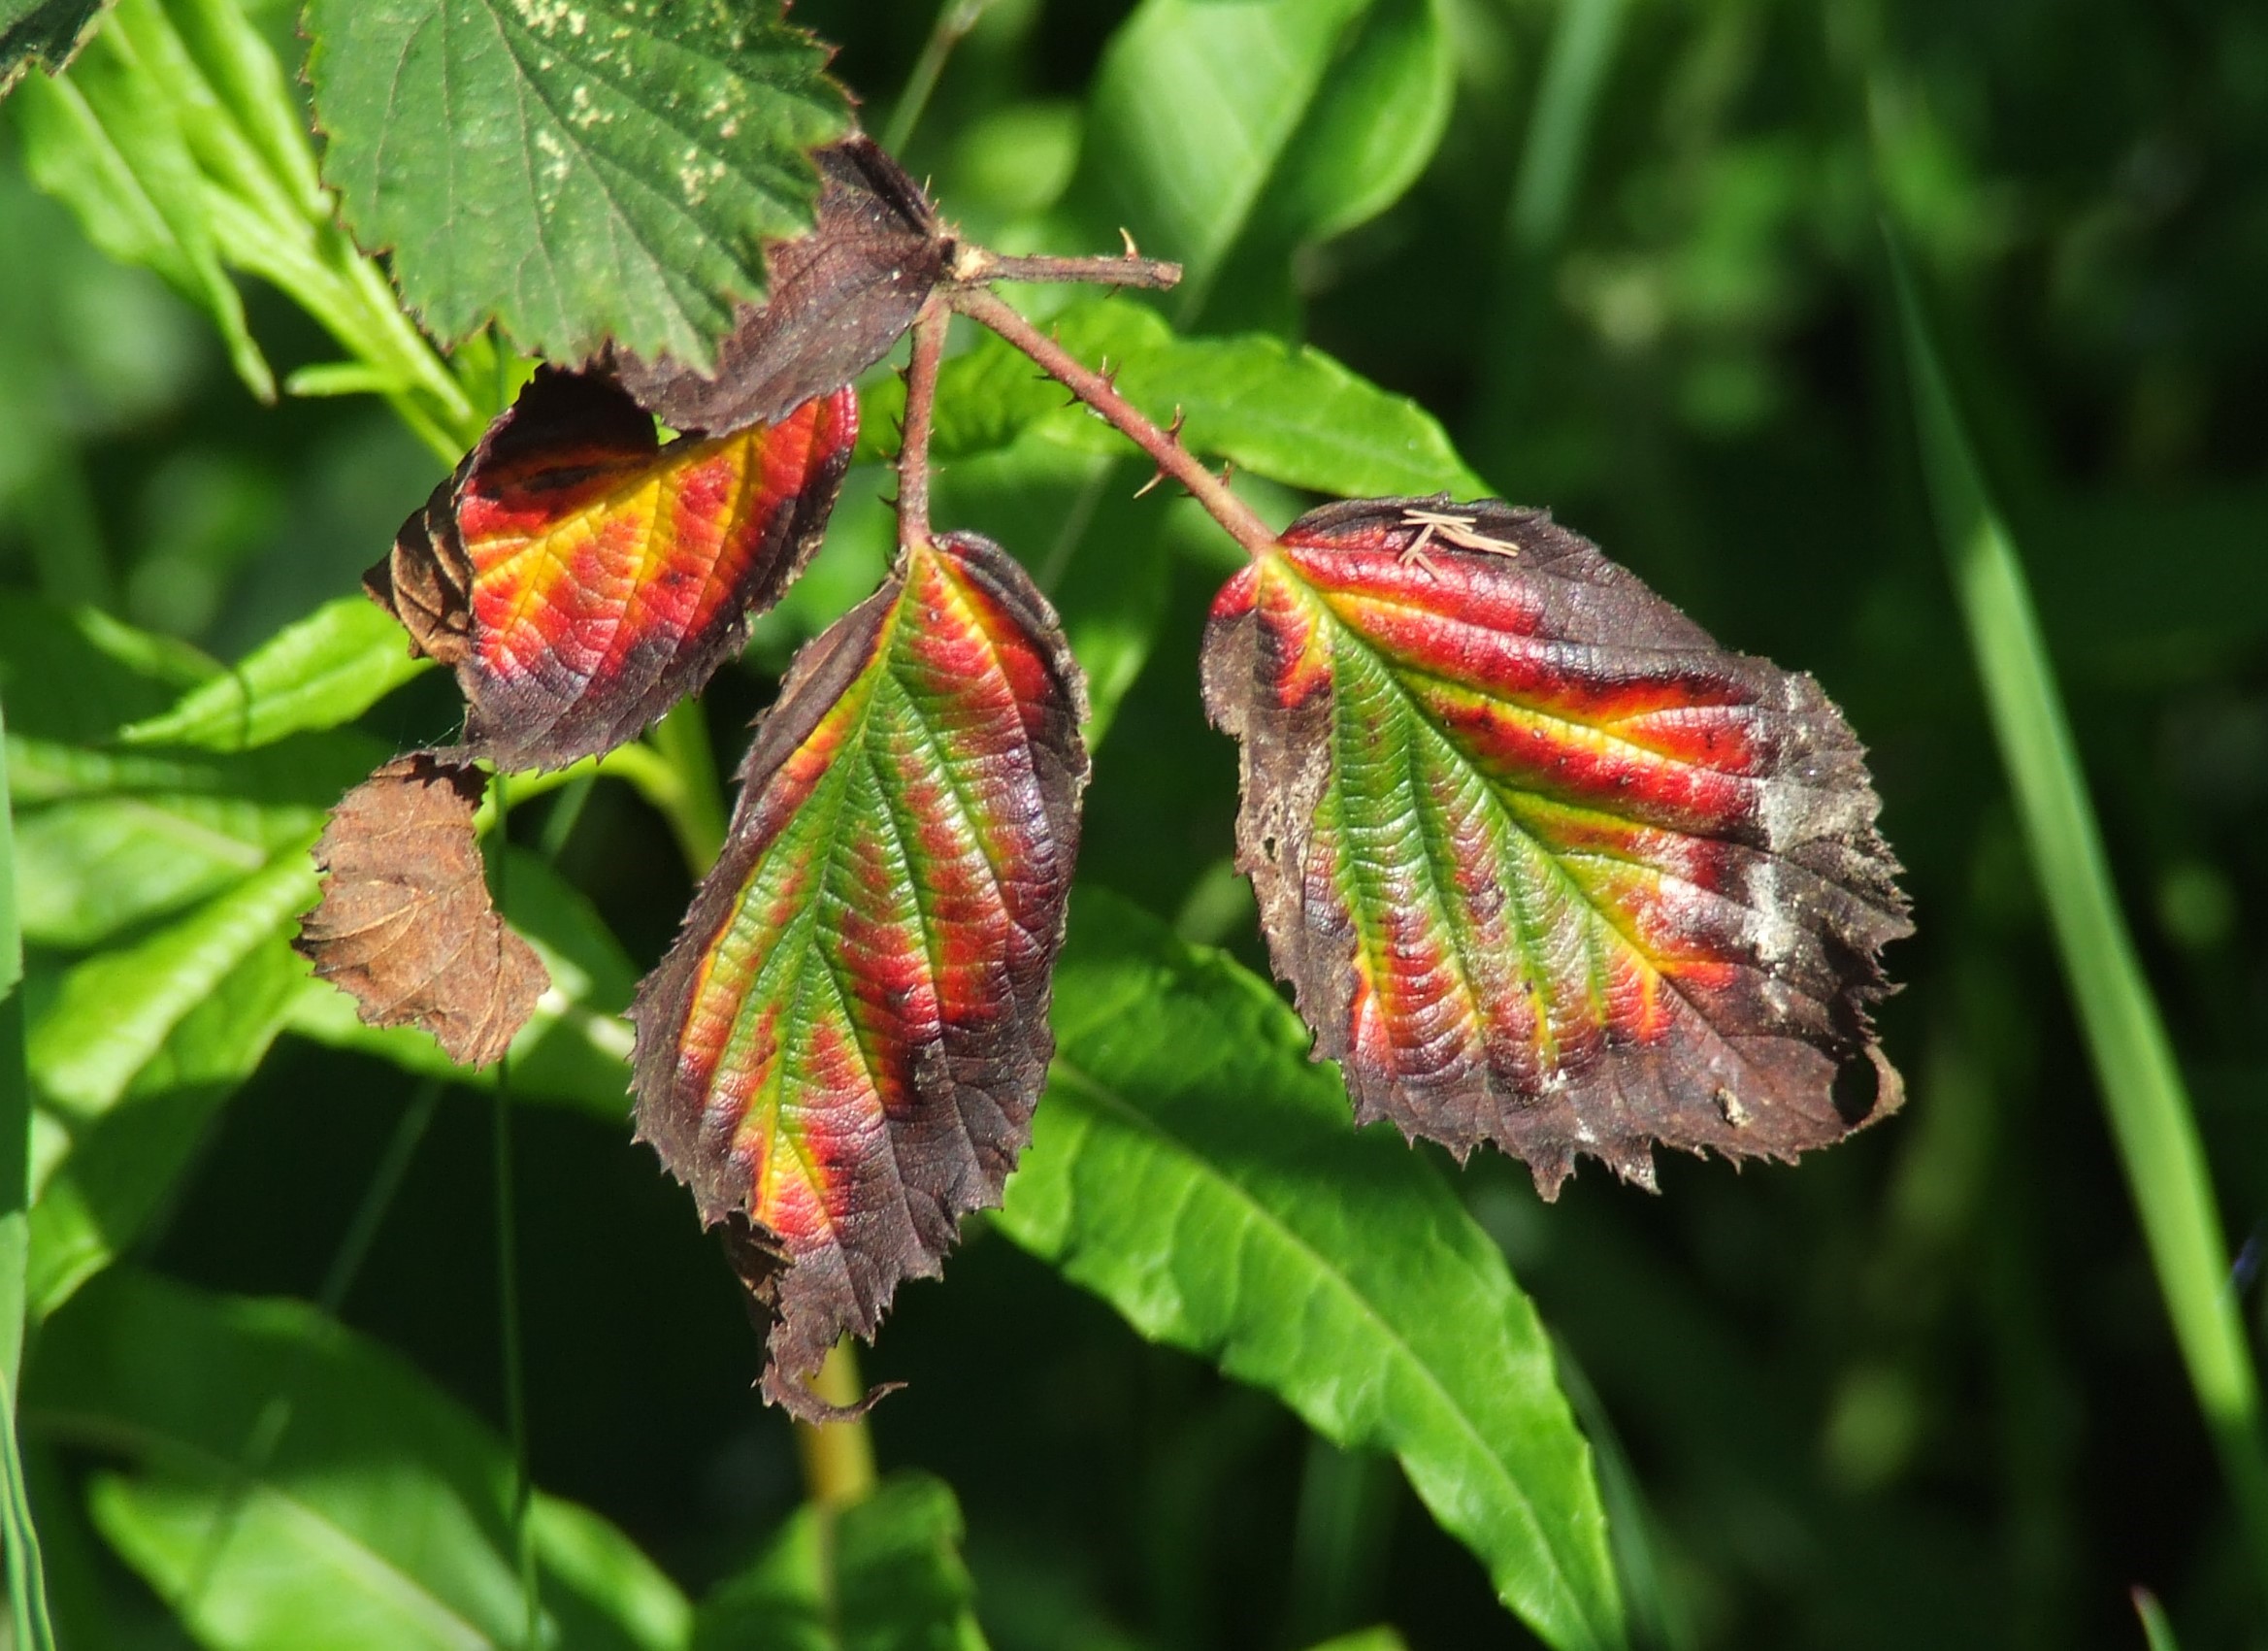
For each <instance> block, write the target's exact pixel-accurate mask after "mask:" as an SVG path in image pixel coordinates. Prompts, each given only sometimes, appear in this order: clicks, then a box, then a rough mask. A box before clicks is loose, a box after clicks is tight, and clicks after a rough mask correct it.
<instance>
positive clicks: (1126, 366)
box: [868, 298, 1481, 494]
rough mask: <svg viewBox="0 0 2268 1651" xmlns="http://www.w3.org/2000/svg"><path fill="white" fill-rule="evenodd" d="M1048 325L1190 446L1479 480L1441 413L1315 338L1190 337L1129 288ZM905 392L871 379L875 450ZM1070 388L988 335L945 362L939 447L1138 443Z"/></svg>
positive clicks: (1330, 468)
mask: <svg viewBox="0 0 2268 1651" xmlns="http://www.w3.org/2000/svg"><path fill="white" fill-rule="evenodd" d="M1050 325H1051V327H1053V328H1054V330H1055V331H1056V334H1057V336H1058V337H1059V338H1060V340H1061V341H1062V343H1063V346H1064V347H1065V348H1066V349H1068V350H1069V351H1070V352H1071V353H1072V354H1073V355H1076V356H1078V357H1079V358H1080V359H1081V360H1083V361H1087V362H1089V363H1092V364H1096V365H1101V363H1103V362H1104V361H1107V362H1108V363H1109V365H1110V368H1111V370H1112V372H1113V374H1114V375H1115V377H1116V381H1117V385H1118V389H1119V391H1120V393H1121V394H1123V395H1125V396H1126V397H1127V399H1128V400H1130V401H1132V402H1133V403H1134V405H1135V406H1136V407H1138V408H1140V409H1141V410H1142V411H1143V412H1144V413H1148V414H1150V415H1151V416H1152V417H1153V418H1155V419H1156V420H1157V421H1158V422H1160V423H1161V424H1163V423H1166V422H1168V421H1170V420H1171V418H1172V417H1173V415H1174V414H1175V413H1177V412H1178V413H1180V414H1181V415H1182V418H1183V425H1182V438H1183V440H1184V441H1185V442H1186V443H1187V444H1188V446H1190V448H1191V449H1192V450H1193V451H1196V452H1200V453H1205V454H1208V455H1211V456H1213V457H1216V458H1223V459H1229V460H1232V461H1233V462H1234V464H1235V466H1236V468H1237V470H1238V471H1240V472H1249V473H1250V474H1252V475H1254V476H1262V477H1265V478H1266V479H1269V480H1271V481H1281V482H1283V483H1285V484H1286V485H1288V486H1293V487H1304V488H1309V489H1312V490H1314V491H1316V492H1326V493H1375V494H1392V493H1420V492H1431V491H1433V490H1435V489H1441V488H1446V489H1449V490H1452V491H1457V492H1466V493H1469V492H1472V491H1474V490H1475V489H1477V488H1478V487H1479V486H1480V485H1481V483H1480V482H1479V480H1478V479H1477V478H1475V477H1474V475H1473V473H1472V471H1471V470H1470V469H1469V468H1468V467H1467V466H1466V465H1465V463H1464V461H1463V459H1461V458H1460V457H1459V456H1458V454H1457V449H1456V448H1455V447H1454V446H1452V445H1451V444H1450V441H1449V437H1448V435H1447V433H1446V432H1444V431H1443V430H1442V428H1441V425H1440V422H1439V421H1438V420H1437V419H1435V418H1434V417H1433V415H1432V414H1431V413H1428V412H1426V411H1425V409H1423V408H1421V407H1419V406H1418V405H1417V404H1416V403H1415V402H1412V401H1410V400H1409V399H1408V398H1407V397H1405V396H1397V395H1394V394H1392V393H1390V392H1388V391H1386V390H1382V389H1380V388H1379V387H1378V386H1377V385H1375V384H1372V383H1369V382H1368V381H1366V380H1364V379H1362V378H1359V377H1358V376H1356V375H1355V374H1353V373H1351V372H1349V371H1348V370H1347V369H1346V368H1345V367H1343V366H1341V365H1340V364H1339V363H1338V362H1336V361H1334V360H1332V359H1331V357H1330V356H1328V355H1326V354H1324V353H1323V352H1322V351H1321V350H1319V349H1315V348H1312V347H1302V346H1294V345H1287V344H1285V343H1284V342H1283V341H1282V340H1281V339H1277V338H1273V337H1270V336H1268V335H1267V334H1265V333H1250V334H1244V335H1240V336H1237V337H1233V338H1187V339H1185V338H1180V337H1177V336H1176V335H1175V334H1174V332H1173V330H1172V328H1170V327H1169V326H1167V324H1166V322H1165V321H1164V320H1162V319H1161V318H1160V317H1159V316H1158V314H1156V313H1155V312H1154V311H1151V310H1148V309H1146V308H1144V307H1143V306H1141V305H1139V304H1135V303H1132V302H1130V301H1128V300H1126V299H1123V298H1121V299H1086V300H1082V301H1080V302H1078V303H1075V304H1073V305H1071V306H1070V307H1069V308H1068V309H1067V310H1065V311H1064V312H1063V314H1061V315H1060V316H1057V317H1055V318H1054V319H1053V320H1052V321H1051V322H1050ZM903 393H904V392H903V390H902V388H901V387H900V386H899V385H898V384H897V383H896V382H894V381H893V382H888V383H883V384H879V385H877V386H875V388H874V389H873V390H871V391H870V392H869V398H868V399H869V405H870V407H871V416H870V417H869V419H868V426H869V430H870V437H869V441H870V443H871V451H872V454H873V455H874V456H878V455H879V452H880V450H881V444H882V433H883V432H886V431H887V430H889V429H890V428H891V425H890V415H892V414H894V413H896V412H897V411H898V409H899V408H900V407H901V406H902V405H903ZM1064 399H1065V398H1064V394H1063V391H1062V390H1061V389H1059V388H1057V387H1056V386H1055V385H1054V384H1052V383H1050V382H1048V381H1047V380H1043V379H1040V378H1038V377H1037V376H1036V375H1035V374H1034V372H1033V370H1032V364H1031V362H1030V361H1028V360H1027V359H1026V358H1025V357H1024V356H1023V355H1022V354H1020V353H1019V352H1018V351H1017V350H1016V349H1015V348H1014V347H1012V346H1010V345H1008V344H1007V343H1005V342H1004V341H1003V340H1001V339H998V338H995V337H993V336H992V335H991V334H989V333H988V334H985V335H983V336H982V337H980V338H979V339H978V340H977V342H976V344H975V346H974V347H972V348H970V350H969V351H967V353H965V354H962V355H958V356H956V357H955V358H954V359H952V360H951V361H948V362H947V363H946V364H945V368H944V372H943V374H942V376H941V378H940V380H939V382H938V406H937V436H936V442H935V446H934V449H933V450H934V451H935V452H936V454H937V457H938V459H939V460H941V461H944V462H947V463H950V462H952V461H954V460H958V459H966V458H973V457H977V456H979V455H982V454H985V453H992V452H999V451H1003V450H1004V449H1006V448H1007V447H1009V446H1012V445H1014V444H1015V443H1016V442H1018V441H1019V440H1021V439H1023V438H1025V437H1026V436H1028V435H1041V436H1044V437H1045V438H1046V439H1049V440H1052V441H1054V442H1057V443H1059V444H1061V445H1063V446H1068V447H1071V448H1073V449H1076V450H1079V451H1084V452H1093V453H1123V454H1132V453H1133V452H1134V447H1133V445H1132V444H1131V443H1128V442H1127V441H1125V440H1124V439H1123V438H1121V437H1119V436H1118V435H1116V434H1115V433H1114V432H1112V431H1111V430H1110V429H1109V427H1108V426H1106V425H1104V424H1103V423H1101V421H1100V420H1098V419H1097V418H1096V417H1095V416H1094V415H1093V414H1092V413H1087V412H1086V411H1085V410H1084V409H1080V408H1067V407H1066V406H1065V405H1064Z"/></svg>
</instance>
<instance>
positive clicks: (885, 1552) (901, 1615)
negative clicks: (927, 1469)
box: [693, 1473, 985, 1651]
mask: <svg viewBox="0 0 2268 1651" xmlns="http://www.w3.org/2000/svg"><path fill="white" fill-rule="evenodd" d="M960 1550H961V1509H960V1506H959V1504H958V1503H956V1502H954V1500H953V1493H952V1491H951V1490H950V1489H948V1488H947V1487H946V1486H945V1485H944V1484H943V1483H942V1482H940V1481H938V1480H937V1479H933V1478H931V1477H929V1476H928V1475H927V1474H924V1473H894V1474H892V1475H891V1476H890V1477H889V1478H887V1479H885V1480H883V1481H882V1483H881V1485H880V1486H879V1487H878V1488H877V1489H876V1490H875V1491H874V1493H873V1495H872V1496H871V1497H869V1498H867V1499H866V1500H865V1501H863V1502H857V1503H855V1504H853V1505H852V1506H849V1507H846V1508H843V1509H840V1510H839V1511H837V1510H830V1509H826V1508H820V1507H805V1509H804V1510H803V1511H802V1512H800V1513H798V1514H796V1515H795V1517H794V1518H792V1519H790V1520H789V1521H788V1523H787V1525H786V1527H785V1528H784V1529H783V1530H781V1531H780V1533H779V1534H778V1535H776V1536H774V1537H773V1538H772V1542H771V1544H770V1545H769V1546H768V1547H767V1549H766V1550H765V1552H764V1554H763V1556H762V1557H761V1558H759V1559H758V1560H757V1561H756V1562H755V1564H754V1565H752V1566H750V1567H749V1568H747V1569H746V1570H744V1571H742V1572H741V1573H740V1575H738V1576H735V1577H733V1578H731V1579H730V1580H728V1581H726V1582H725V1583H724V1584H723V1585H722V1586H720V1587H719V1588H718V1589H717V1590H716V1592H715V1593H713V1594H712V1595H710V1596H709V1597H708V1598H707V1600H705V1601H702V1604H701V1609H700V1612H699V1614H698V1616H697V1617H696V1618H695V1623H694V1631H693V1651H984V1645H985V1638H984V1634H983V1631H982V1630H981V1629H980V1628H979V1627H978V1626H977V1622H976V1614H975V1611H974V1608H973V1605H974V1600H975V1593H976V1590H975V1587H974V1585H973V1584H972V1583H971V1582H970V1579H969V1570H968V1568H967V1567H966V1566H964V1565H963V1564H962V1563H961V1551H960Z"/></svg>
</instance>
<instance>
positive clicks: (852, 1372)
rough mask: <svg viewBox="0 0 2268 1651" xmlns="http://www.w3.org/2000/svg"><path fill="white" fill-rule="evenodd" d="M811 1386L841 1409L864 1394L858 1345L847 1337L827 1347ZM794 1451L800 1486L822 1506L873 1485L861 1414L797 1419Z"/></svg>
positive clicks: (870, 1443)
mask: <svg viewBox="0 0 2268 1651" xmlns="http://www.w3.org/2000/svg"><path fill="white" fill-rule="evenodd" d="M811 1391H812V1392H813V1393H816V1394H817V1395H818V1396H819V1397H820V1398H821V1399H824V1400H825V1401H826V1402H827V1403H830V1404H837V1405H840V1406H842V1407H843V1408H845V1409H848V1408H849V1407H850V1406H852V1405H854V1404H856V1403H858V1402H859V1401H860V1400H862V1399H864V1398H865V1397H866V1396H867V1384H866V1382H865V1381H864V1380H863V1379H861V1377H860V1375H859V1369H858V1350H857V1348H855V1347H854V1346H853V1345H852V1344H851V1339H850V1337H847V1336H846V1337H843V1338H842V1339H841V1340H839V1341H838V1342H837V1343H836V1344H835V1345H834V1346H833V1347H832V1348H830V1349H829V1350H828V1354H827V1362H826V1363H825V1364H824V1365H821V1366H820V1367H819V1374H818V1377H817V1379H816V1380H814V1381H813V1382H812V1383H811ZM796 1454H797V1455H798V1456H799V1457H801V1458H802V1459H803V1464H804V1488H805V1490H806V1491H807V1492H809V1494H810V1498H811V1500H812V1501H813V1502H817V1503H818V1504H819V1505H820V1506H821V1507H847V1506H849V1505H850V1504H851V1503H852V1502H864V1501H865V1500H866V1498H867V1497H868V1495H869V1494H870V1493H871V1491H872V1490H873V1488H874V1438H873V1435H872V1434H871V1433H869V1432H868V1431H867V1419H866V1417H864V1416H857V1417H853V1418H852V1419H851V1420H849V1421H846V1422H798V1423H797V1424H796Z"/></svg>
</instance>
